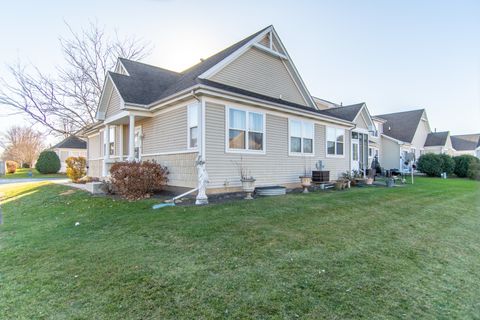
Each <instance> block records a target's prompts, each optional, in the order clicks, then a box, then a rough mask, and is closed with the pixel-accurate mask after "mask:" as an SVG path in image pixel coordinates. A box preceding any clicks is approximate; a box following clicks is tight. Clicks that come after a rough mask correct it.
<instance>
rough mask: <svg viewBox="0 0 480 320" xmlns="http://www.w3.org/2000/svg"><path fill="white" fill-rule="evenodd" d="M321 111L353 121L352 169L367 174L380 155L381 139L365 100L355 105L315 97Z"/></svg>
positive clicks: (351, 136)
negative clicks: (375, 158) (374, 160)
mask: <svg viewBox="0 0 480 320" xmlns="http://www.w3.org/2000/svg"><path fill="white" fill-rule="evenodd" d="M314 101H315V103H316V104H317V107H318V108H319V109H321V111H320V112H321V113H323V114H325V115H328V116H331V117H335V118H339V119H343V120H346V121H350V122H353V124H354V125H355V127H353V128H352V129H350V132H349V135H350V170H355V171H360V172H363V173H364V174H366V170H367V169H369V168H370V166H371V163H372V160H373V159H374V157H375V156H377V157H378V159H380V157H379V150H380V147H381V145H380V143H381V141H380V139H379V136H378V130H377V126H376V124H375V122H374V121H373V118H372V116H371V115H370V112H369V110H368V108H367V104H366V103H364V102H361V103H357V104H353V105H346V106H343V105H339V104H336V103H333V102H330V101H328V100H325V99H320V98H317V97H314Z"/></svg>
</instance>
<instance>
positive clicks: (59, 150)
mask: <svg viewBox="0 0 480 320" xmlns="http://www.w3.org/2000/svg"><path fill="white" fill-rule="evenodd" d="M51 149H52V150H53V151H55V153H56V154H57V155H58V157H59V158H60V163H61V165H62V166H61V168H60V172H66V170H67V165H66V163H65V160H67V158H69V157H84V158H86V157H87V142H86V141H85V140H82V139H80V138H79V137H77V136H69V137H68V138H66V139H64V140H63V141H61V142H59V143H58V144H56V145H55V146H53V147H52V148H51Z"/></svg>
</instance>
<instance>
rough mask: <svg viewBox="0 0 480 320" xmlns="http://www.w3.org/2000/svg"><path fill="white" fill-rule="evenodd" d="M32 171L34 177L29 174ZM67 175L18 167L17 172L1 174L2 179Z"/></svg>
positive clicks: (63, 176)
mask: <svg viewBox="0 0 480 320" xmlns="http://www.w3.org/2000/svg"><path fill="white" fill-rule="evenodd" d="M30 171H31V172H32V174H33V175H32V177H29V176H28V173H29V172H30ZM66 177H67V176H66V175H65V174H63V173H52V174H41V173H40V172H38V171H37V169H35V168H32V169H17V171H16V172H15V173H12V174H10V173H9V174H6V175H4V176H0V179H25V178H39V179H42V178H66Z"/></svg>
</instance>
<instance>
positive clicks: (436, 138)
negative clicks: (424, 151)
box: [424, 131, 450, 147]
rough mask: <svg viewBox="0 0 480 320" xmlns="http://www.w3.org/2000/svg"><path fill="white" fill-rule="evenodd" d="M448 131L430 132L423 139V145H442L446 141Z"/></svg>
mask: <svg viewBox="0 0 480 320" xmlns="http://www.w3.org/2000/svg"><path fill="white" fill-rule="evenodd" d="M449 134H450V132H448V131H443V132H430V133H429V134H428V135H427V140H425V144H424V147H435V146H442V147H443V146H444V145H445V144H446V143H447V139H448V135H449Z"/></svg>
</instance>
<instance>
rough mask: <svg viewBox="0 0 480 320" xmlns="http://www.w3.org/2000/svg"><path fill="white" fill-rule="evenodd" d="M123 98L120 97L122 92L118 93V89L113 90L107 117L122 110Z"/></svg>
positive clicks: (106, 113)
mask: <svg viewBox="0 0 480 320" xmlns="http://www.w3.org/2000/svg"><path fill="white" fill-rule="evenodd" d="M121 101H122V99H121V98H120V94H119V93H118V91H117V89H115V88H114V89H113V90H112V95H111V97H110V101H109V102H108V105H107V111H106V112H105V117H106V118H109V117H111V116H114V115H116V114H117V113H119V112H120V111H121V109H120V108H121V104H122V102H121Z"/></svg>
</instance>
